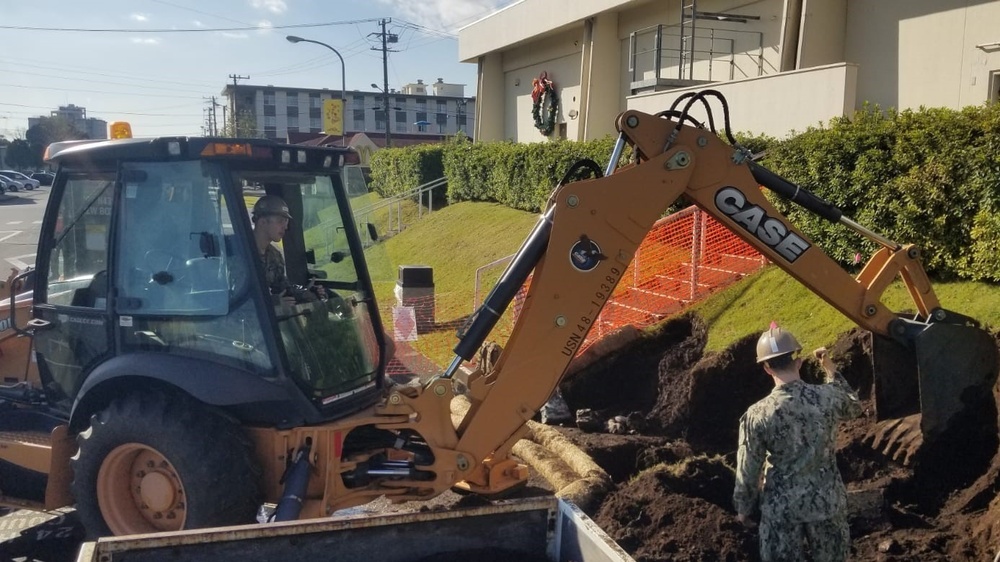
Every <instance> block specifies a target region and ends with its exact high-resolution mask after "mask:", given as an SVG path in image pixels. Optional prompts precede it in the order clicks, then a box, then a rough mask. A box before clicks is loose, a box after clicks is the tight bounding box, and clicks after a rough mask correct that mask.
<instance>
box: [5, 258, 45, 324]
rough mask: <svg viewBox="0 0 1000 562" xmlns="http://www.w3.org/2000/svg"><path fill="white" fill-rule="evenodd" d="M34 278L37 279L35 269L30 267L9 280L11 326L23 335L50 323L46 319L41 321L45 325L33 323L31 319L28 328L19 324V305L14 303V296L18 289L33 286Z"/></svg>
mask: <svg viewBox="0 0 1000 562" xmlns="http://www.w3.org/2000/svg"><path fill="white" fill-rule="evenodd" d="M34 279H35V270H34V269H29V270H27V271H25V272H23V273H20V274H18V275H15V276H14V277H12V278H11V279H10V280H9V282H8V287H10V317H9V320H10V327H11V328H12V329H13V330H14V332H15V333H17V334H18V335H21V336H30V335H31V330H32V329H41V328H44V327H46V326H47V325H48V322H45V321H44V320H42V321H40V322H43V323H44V325H43V324H41V323H33V322H32V321H29V322H28V329H27V330H24V329H22V328H19V327H18V325H17V316H16V313H17V307H16V306H15V303H14V300H15V299H14V297H15V296H16V295H17V293H18V291H20V290H21V289H22V288H24V287H27V286H32V285H33V284H34Z"/></svg>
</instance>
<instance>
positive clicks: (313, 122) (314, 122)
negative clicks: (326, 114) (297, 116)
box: [309, 117, 323, 130]
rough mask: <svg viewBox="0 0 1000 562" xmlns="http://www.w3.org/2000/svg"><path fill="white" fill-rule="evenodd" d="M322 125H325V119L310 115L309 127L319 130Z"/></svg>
mask: <svg viewBox="0 0 1000 562" xmlns="http://www.w3.org/2000/svg"><path fill="white" fill-rule="evenodd" d="M322 127H323V120H322V119H320V118H319V117H310V118H309V128H310V129H316V130H319V129H320V128H322Z"/></svg>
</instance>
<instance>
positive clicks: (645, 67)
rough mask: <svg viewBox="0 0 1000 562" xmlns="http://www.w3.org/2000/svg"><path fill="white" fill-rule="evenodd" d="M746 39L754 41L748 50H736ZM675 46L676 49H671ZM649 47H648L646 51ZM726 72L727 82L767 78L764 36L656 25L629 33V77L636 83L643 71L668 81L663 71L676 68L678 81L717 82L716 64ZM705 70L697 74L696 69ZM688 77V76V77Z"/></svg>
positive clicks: (726, 30) (703, 28)
mask: <svg viewBox="0 0 1000 562" xmlns="http://www.w3.org/2000/svg"><path fill="white" fill-rule="evenodd" d="M743 37H746V38H748V39H749V40H750V41H753V42H754V46H753V47H752V48H749V49H742V50H737V49H738V47H737V41H738V40H740V42H741V43H742V42H743V41H744V40H743V39H742V38H743ZM671 44H674V45H676V46H670V45H671ZM644 45H649V48H644V47H643V46H644ZM741 60H744V61H745V60H749V61H750V63H751V67H750V68H748V69H746V70H744V68H743V63H741V62H740V61H741ZM717 63H719V64H721V65H723V66H724V67H725V69H726V71H727V72H726V74H727V76H726V78H725V79H726V80H735V79H737V78H738V77H737V73H738V72H739V73H740V74H742V75H743V76H739V78H746V77H753V76H764V75H766V74H768V73H769V69H768V68H767V61H766V60H765V58H764V34H763V33H762V32H759V31H741V30H736V29H716V28H712V27H701V28H698V29H697V30H696V31H693V34H685V33H684V32H683V31H682V30H680V26H679V25H664V24H660V25H654V26H650V27H645V28H642V29H637V30H635V31H633V32H632V33H631V34H629V66H628V69H629V74H630V77H631V80H632V81H633V82H635V81H637V80H638V79H639V78H640V76H641V74H642V73H643V72H644V71H652V74H653V76H654V77H655V78H666V76H664V72H663V71H664V70H666V69H669V68H676V69H677V76H676V78H677V79H679V80H684V79H687V80H696V79H697V80H707V81H718V80H719V79H720V78H719V77H717V76H716V74H717V73H716V69H715V66H716V64H717ZM696 64H697V65H698V67H699V68H701V69H704V70H702V71H700V72H699V76H696V75H695V66H696ZM685 74H686V76H685Z"/></svg>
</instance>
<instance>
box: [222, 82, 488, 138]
mask: <svg viewBox="0 0 1000 562" xmlns="http://www.w3.org/2000/svg"><path fill="white" fill-rule="evenodd" d="M464 92H465V86H463V85H461V84H448V83H446V82H444V80H443V79H441V78H438V79H437V81H436V82H434V83H432V84H424V82H423V80H417V81H416V82H415V83H412V84H406V85H404V86H403V87H402V88H401V90H399V91H397V90H395V89H390V91H389V95H388V101H389V110H388V111H386V109H385V107H384V106H385V96H384V95H383V93H382V92H381V91H374V92H363V91H357V90H353V91H347V92H344V93H343V94H344V102H345V103H344V132H345V134H344V136H345V137H347V138H350V137H352V136H354V135H355V134H357V133H366V134H367V135H368V136H369V137H370V138H371V139H372V140H373V141H374V142H376V143H380V144H384V142H385V133H386V129H387V128H389V134H390V136H391V135H392V134H406V135H418V136H426V137H428V138H429V139H430V138H437V139H442V138H445V137H447V136H451V135H455V134H457V133H459V132H460V131H461V132H466V133H467V134H470V135H471V131H472V129H473V127H474V123H475V118H476V100H475V98H468V97H465V96H464ZM222 95H223V96H225V97H226V98H227V99H228V100H229V105H228V107H229V113H230V115H232V111H233V109H232V108H233V107H234V104H235V107H236V111H237V113H238V114H239V113H242V112H246V111H249V112H250V113H252V115H253V118H254V119H253V120H254V122H255V123H256V126H257V129H258V134H260V135H262V136H264V137H267V138H271V139H279V140H286V139H287V138H288V136H289V133H293V136H294V133H317V134H318V133H321V132H323V101H324V100H327V99H339V98H340V97H341V91H340V90H328V89H326V88H324V89H319V90H317V89H307V88H291V87H284V86H271V85H268V86H255V85H250V84H238V85H236V86H233V85H232V84H229V85H227V86H226V87H225V89H224V90H223V91H222Z"/></svg>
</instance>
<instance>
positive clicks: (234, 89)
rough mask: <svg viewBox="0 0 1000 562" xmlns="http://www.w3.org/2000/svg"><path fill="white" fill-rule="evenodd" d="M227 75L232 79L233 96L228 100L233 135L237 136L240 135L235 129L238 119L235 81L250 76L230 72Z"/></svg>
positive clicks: (246, 78)
mask: <svg viewBox="0 0 1000 562" xmlns="http://www.w3.org/2000/svg"><path fill="white" fill-rule="evenodd" d="M229 77H230V78H232V79H233V98H232V99H231V100H230V103H231V104H232V106H233V108H232V111H230V114H231V115H232V118H233V136H234V137H238V136H240V135H239V130H238V129H237V125H236V124H237V122H238V120H237V119H236V115H237V113H238V112H237V111H236V110H237V107H236V84H237V82H236V81H237V80H249V79H250V77H249V76H240V75H238V74H230V75H229Z"/></svg>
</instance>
